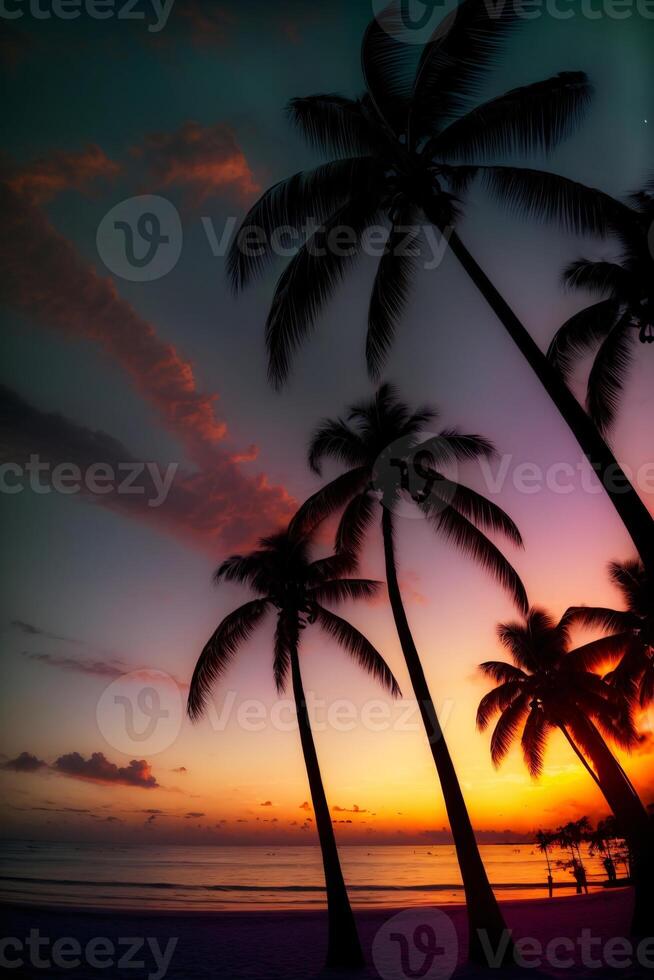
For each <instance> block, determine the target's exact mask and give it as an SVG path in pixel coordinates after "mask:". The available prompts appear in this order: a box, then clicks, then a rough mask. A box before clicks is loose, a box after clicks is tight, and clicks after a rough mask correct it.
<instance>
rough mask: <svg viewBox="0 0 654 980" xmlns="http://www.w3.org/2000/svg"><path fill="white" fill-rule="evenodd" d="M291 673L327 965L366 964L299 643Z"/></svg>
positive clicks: (358, 965) (292, 656) (293, 658)
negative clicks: (321, 887)
mask: <svg viewBox="0 0 654 980" xmlns="http://www.w3.org/2000/svg"><path fill="white" fill-rule="evenodd" d="M291 676H292V679H293V696H294V698H295V707H296V709H297V719H298V727H299V729H300V740H301V742H302V752H303V754H304V764H305V766H306V769H307V776H308V777H309V789H310V792H311V802H312V804H313V812H314V814H315V817H316V827H317V829H318V837H319V840H320V850H321V851H322V863H323V867H324V869H325V885H326V888H327V914H328V920H329V929H328V939H327V966H329V967H350V968H357V967H362V966H363V962H364V960H363V953H362V951H361V943H360V942H359V936H358V933H357V927H356V924H355V921H354V915H353V913H352V907H351V906H350V900H349V898H348V894H347V889H346V887H345V881H344V879H343V872H342V870H341V862H340V859H339V857H338V849H337V847H336V838H335V836H334V827H333V825H332V820H331V816H330V813H329V806H328V805H327V797H326V796H325V788H324V786H323V783H322V776H321V775H320V765H319V763H318V755H317V753H316V746H315V744H314V741H313V734H312V732H311V723H310V720H309V712H308V710H307V703H306V698H305V696H304V688H303V686H302V676H301V674H300V662H299V658H298V654H297V643H296V642H295V643H293V644H292V648H291Z"/></svg>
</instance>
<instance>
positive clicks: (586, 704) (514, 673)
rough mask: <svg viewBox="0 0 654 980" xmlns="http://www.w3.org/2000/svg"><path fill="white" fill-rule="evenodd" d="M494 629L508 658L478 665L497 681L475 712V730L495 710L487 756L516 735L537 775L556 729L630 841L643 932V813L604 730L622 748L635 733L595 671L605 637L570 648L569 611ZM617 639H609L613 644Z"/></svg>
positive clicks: (652, 856)
mask: <svg viewBox="0 0 654 980" xmlns="http://www.w3.org/2000/svg"><path fill="white" fill-rule="evenodd" d="M498 636H499V639H500V641H501V643H502V644H503V645H504V646H505V647H506V649H507V650H508V651H509V653H510V654H511V659H512V661H513V663H506V662H505V661H489V662H487V663H483V664H481V665H480V670H481V671H482V673H483V674H484V675H485V676H486V677H490V678H492V680H493V681H495V683H496V687H495V688H494V689H493V690H492V691H490V692H489V693H488V694H486V695H485V696H484V697H483V698H482V700H481V702H480V704H479V708H478V711H477V725H478V727H479V729H480V730H481V731H484V730H485V729H486V728H487V727H488V725H489V724H490V722H491V719H492V718H493V717H494V716H496V715H499V719H498V721H497V724H496V725H495V728H494V730H493V733H492V736H491V742H490V750H491V758H492V760H493V763H494V764H495V765H496V766H499V764H500V763H501V762H502V760H503V759H504V757H505V756H506V754H507V753H508V751H509V749H510V748H511V745H512V744H513V743H514V741H515V740H516V739H517V738H518V736H520V742H521V746H522V752H523V755H524V760H525V764H526V766H527V769H528V770H529V772H530V774H531V775H532V776H533V777H534V778H536V777H538V776H540V775H541V773H542V772H543V765H544V752H545V748H546V745H547V740H548V737H549V735H550V734H551V733H552V732H553V731H555V730H559V731H560V732H562V733H563V735H564V736H565V738H566V739H567V741H568V743H569V744H570V746H571V748H572V749H573V750H574V752H575V753H576V755H577V757H578V758H579V759H580V761H581V762H582V763H583V765H584V766H585V768H586V769H587V770H588V771H589V773H590V774H591V775H593V778H594V779H595V780H596V782H597V784H598V786H599V788H600V789H601V791H602V793H603V794H604V797H605V799H606V801H607V803H608V804H609V806H610V807H611V809H612V811H613V813H614V814H615V816H616V818H617V819H618V821H619V823H620V826H621V828H622V831H623V833H624V835H625V837H626V838H627V839H628V841H629V843H630V844H631V846H632V849H633V852H634V856H635V862H634V863H635V865H636V866H637V869H638V870H637V873H635V885H636V908H635V912H634V922H633V928H634V932H635V934H636V935H646V934H647V932H646V930H647V929H648V928H651V921H650V914H651V913H650V910H651V908H654V904H653V903H652V898H653V894H652V892H653V885H654V877H653V876H652V870H653V869H654V852H653V848H652V834H651V829H650V820H649V817H648V815H647V811H646V809H645V807H644V806H643V803H642V801H641V800H640V798H639V797H638V795H637V793H636V791H635V790H634V788H633V786H632V785H631V783H630V782H629V780H628V779H627V777H626V775H625V773H624V770H623V769H622V766H621V765H620V764H619V762H618V760H617V759H616V758H615V756H614V755H613V753H612V752H611V750H610V748H609V746H608V745H607V743H606V741H605V737H607V738H609V739H611V740H612V741H613V742H615V743H616V744H617V745H618V746H620V747H621V748H626V749H629V748H631V747H633V746H634V745H635V744H636V743H637V742H638V735H637V733H636V731H635V729H634V726H633V721H632V718H631V711H630V704H629V701H628V699H627V698H625V697H624V695H623V694H622V693H621V692H620V691H618V690H616V689H615V688H614V687H612V686H610V685H609V684H607V683H606V681H604V680H603V679H602V678H601V677H600V676H598V674H596V673H594V670H595V668H597V667H598V666H600V665H601V664H602V663H604V661H605V658H606V656H607V650H608V649H610V644H609V643H608V642H607V641H606V640H601V641H596V642H592V643H587V644H586V645H584V646H581V647H578V648H576V649H571V643H570V622H569V619H568V617H567V616H564V617H563V618H562V619H561V620H560V621H559V622H556V621H555V620H553V619H552V618H551V617H550V616H549V615H548V614H547V613H545V612H544V611H543V610H541V609H531V610H530V611H529V613H528V614H527V616H526V618H525V621H524V622H520V623H505V624H501V625H500V626H499V627H498ZM620 642H621V641H616V643H615V646H616V648H617V647H619V645H620ZM603 736H605V737H603Z"/></svg>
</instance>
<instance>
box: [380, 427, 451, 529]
mask: <svg viewBox="0 0 654 980" xmlns="http://www.w3.org/2000/svg"><path fill="white" fill-rule="evenodd" d="M446 470H447V472H445V471H446ZM456 470H457V467H456V461H455V460H454V458H453V454H452V453H451V452H450V451H449V450H448V445H447V440H445V439H444V438H443V437H442V436H439V435H436V434H435V433H423V434H422V435H421V437H420V442H419V443H416V440H415V438H410V437H407V438H405V439H397V440H396V441H395V442H392V443H391V444H390V445H389V446H387V447H386V449H384V451H383V452H382V453H380V454H379V456H378V457H377V459H376V461H375V465H374V467H373V475H372V485H373V488H374V490H376V491H377V492H378V493H379V495H380V498H381V502H382V504H383V506H384V507H386V508H387V509H388V510H390V511H392V512H393V514H395V515H396V516H397V517H408V518H413V519H414V520H415V519H416V518H418V519H423V518H424V517H425V516H426V515H427V514H429V515H430V516H433V515H435V514H439V513H441V512H442V511H443V510H444V509H445V508H446V507H449V505H450V504H451V503H452V500H453V497H454V493H455V490H456V477H457V472H456Z"/></svg>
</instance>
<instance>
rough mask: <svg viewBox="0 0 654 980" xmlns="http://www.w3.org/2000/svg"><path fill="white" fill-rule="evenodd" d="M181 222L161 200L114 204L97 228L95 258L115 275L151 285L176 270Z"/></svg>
mask: <svg viewBox="0 0 654 980" xmlns="http://www.w3.org/2000/svg"><path fill="white" fill-rule="evenodd" d="M182 240H183V233H182V222H181V220H180V217H179V213H178V211H177V208H176V207H175V206H174V205H173V204H171V202H170V201H167V200H166V198H164V197H159V196H157V195H156V194H141V195H139V196H138V197H129V198H127V199H126V200H125V201H121V202H120V203H119V204H116V206H115V207H113V208H112V209H111V211H109V212H108V214H106V215H105V216H104V218H103V219H102V221H101V222H100V224H99V226H98V232H97V235H96V246H97V249H98V255H99V256H100V258H101V259H102V261H103V262H104V264H105V265H106V267H107V268H108V269H109V271H110V272H113V273H114V275H116V276H120V278H121V279H128V280H130V281H131V282H152V281H153V280H155V279H161V278H162V276H165V275H167V274H168V273H169V272H170V271H171V270H172V269H174V268H175V266H176V265H177V262H178V261H179V257H180V255H181V253H182Z"/></svg>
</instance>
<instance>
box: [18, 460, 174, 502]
mask: <svg viewBox="0 0 654 980" xmlns="http://www.w3.org/2000/svg"><path fill="white" fill-rule="evenodd" d="M178 468H179V464H178V463H169V464H168V465H167V466H166V468H165V470H164V469H162V468H161V466H160V465H159V464H158V463H152V462H150V463H142V462H138V461H137V460H130V461H129V462H124V463H89V465H88V466H86V467H82V466H79V465H78V464H77V463H55V464H54V465H53V464H52V463H51V462H50V461H48V460H43V459H41V457H40V456H39V455H38V453H32V454H31V455H30V457H29V459H28V460H27V461H26V462H23V463H18V462H6V463H0V493H6V494H17V493H22V492H23V491H25V490H31V491H32V493H36V494H49V493H60V494H64V495H66V496H68V495H74V494H78V493H84V494H91V495H92V496H108V495H110V494H114V495H118V496H127V495H135V496H140V497H145V498H146V503H147V506H148V507H161V505H162V504H164V503H165V502H166V499H167V497H168V494H169V493H170V489H171V487H172V485H173V481H174V479H175V475H176V473H177V470H178Z"/></svg>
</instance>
